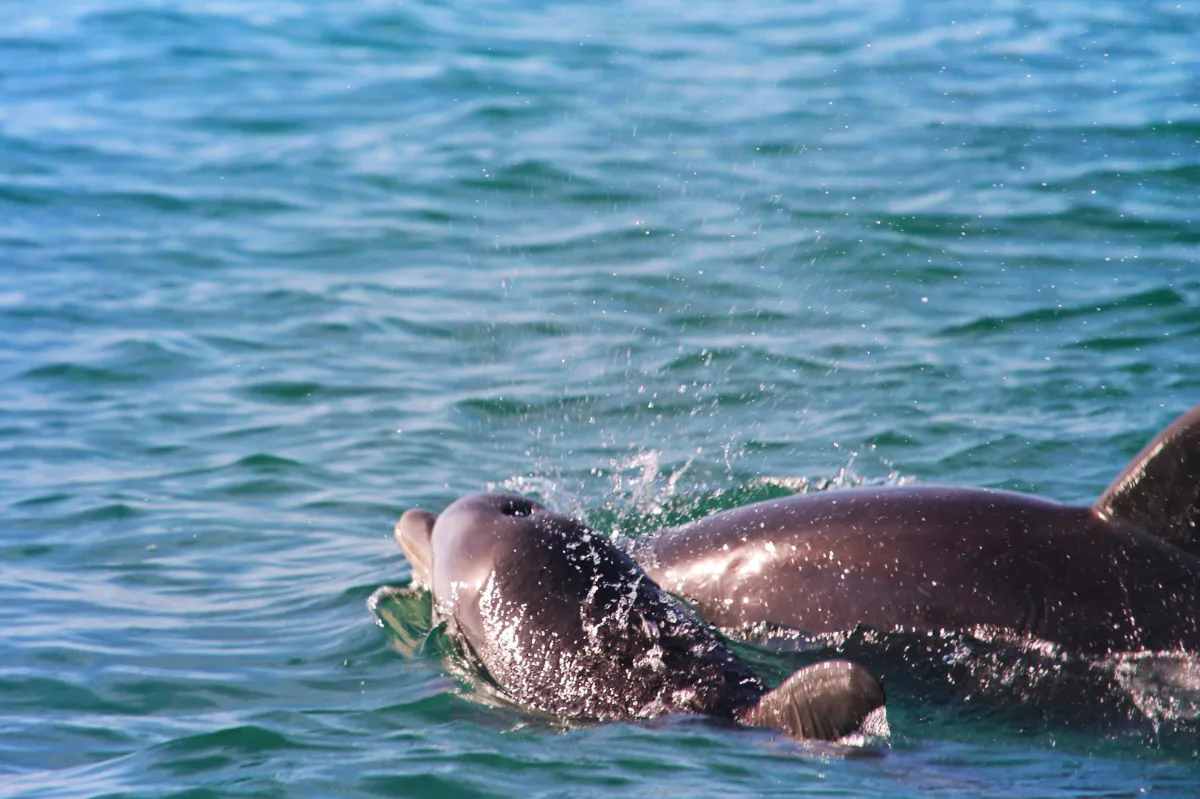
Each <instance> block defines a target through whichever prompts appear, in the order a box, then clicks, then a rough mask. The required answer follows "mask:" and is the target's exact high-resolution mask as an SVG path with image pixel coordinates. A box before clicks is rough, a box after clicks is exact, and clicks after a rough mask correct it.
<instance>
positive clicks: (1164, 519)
mask: <svg viewBox="0 0 1200 799" xmlns="http://www.w3.org/2000/svg"><path fill="white" fill-rule="evenodd" d="M1092 507H1093V509H1094V510H1095V511H1096V512H1097V513H1100V514H1102V515H1104V516H1107V517H1109V518H1111V519H1114V520H1121V521H1126V522H1129V523H1131V524H1133V525H1136V526H1138V527H1140V528H1142V529H1143V530H1145V531H1146V532H1148V533H1150V534H1151V535H1153V536H1156V537H1157V538H1159V539H1161V540H1163V541H1166V542H1168V543H1170V544H1174V545H1175V546H1177V547H1179V548H1180V549H1183V550H1184V551H1186V552H1189V553H1191V554H1192V555H1196V556H1197V557H1200V532H1198V531H1197V529H1196V523H1197V522H1198V521H1200V405H1197V406H1196V407H1195V408H1192V409H1191V410H1190V411H1188V412H1187V413H1185V414H1184V415H1183V416H1180V417H1179V418H1178V419H1176V420H1175V422H1174V423H1172V424H1171V426H1170V427H1168V428H1167V429H1166V430H1163V431H1162V432H1161V433H1159V434H1158V436H1157V437H1155V439H1154V440H1153V441H1151V442H1150V443H1149V444H1147V445H1146V446H1145V448H1144V449H1143V450H1142V451H1141V452H1139V453H1138V455H1137V457H1136V458H1134V459H1133V460H1132V461H1131V462H1130V464H1129V465H1128V466H1126V467H1125V471H1123V472H1121V474H1120V476H1118V477H1117V479H1116V480H1114V481H1113V482H1112V485H1110V486H1109V487H1108V490H1106V491H1105V492H1104V494H1103V495H1102V496H1101V497H1100V499H1098V500H1096V503H1095V504H1094V505H1093V506H1092Z"/></svg>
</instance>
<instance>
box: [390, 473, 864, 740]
mask: <svg viewBox="0 0 1200 799" xmlns="http://www.w3.org/2000/svg"><path fill="white" fill-rule="evenodd" d="M395 535H396V540H397V542H398V543H399V544H400V547H401V548H402V549H403V550H404V553H405V555H406V556H407V558H408V560H409V562H410V563H411V565H412V570H413V581H414V584H419V585H423V586H425V587H427V588H429V589H430V590H431V591H432V593H433V603H434V613H435V615H436V616H437V617H439V618H440V619H444V620H445V622H446V625H447V634H448V636H449V638H450V640H451V641H452V642H453V644H454V645H455V647H456V648H457V649H458V650H459V653H460V654H461V656H462V657H463V658H464V659H465V660H467V661H468V662H469V663H471V664H472V665H473V666H474V667H475V668H476V669H478V670H479V672H480V673H481V674H482V675H484V676H486V677H487V678H488V679H490V680H491V681H493V682H494V683H495V684H496V685H497V686H498V687H499V688H500V689H501V690H502V691H504V692H505V693H507V694H508V695H509V696H510V697H511V698H512V699H513V700H515V701H516V702H517V703H519V704H521V705H524V706H526V707H529V708H532V709H534V710H536V711H539V712H542V713H547V714H550V715H553V716H555V717H558V718H560V719H567V720H589V721H615V720H632V719H644V718H652V717H655V716H661V715H664V714H669V713H700V714H708V715H712V716H718V717H722V718H726V719H731V720H735V721H738V722H742V723H745V724H750V725H756V726H764V727H774V728H777V729H781V730H783V731H785V732H787V733H788V734H790V735H792V736H794V737H796V738H821V739H828V740H836V739H838V738H841V737H844V736H846V735H848V734H850V733H853V732H856V731H860V729H861V728H862V725H863V723H864V721H865V720H867V719H868V717H870V716H878V714H877V713H873V712H874V711H876V710H877V709H878V708H882V707H883V705H884V693H883V688H882V686H881V685H880V684H879V682H878V680H876V679H875V677H874V676H872V675H871V674H870V672H868V671H867V670H866V669H864V668H862V667H861V666H858V665H855V664H853V663H849V662H847V661H841V660H836V661H828V662H824V663H818V664H816V665H814V666H809V667H807V668H804V669H801V670H800V671H798V672H796V673H795V674H793V675H792V676H791V677H789V678H788V679H787V680H786V681H785V682H784V683H783V684H782V685H780V686H779V687H778V688H777V689H775V690H773V691H769V690H767V688H766V686H765V685H764V684H763V683H762V681H760V680H759V679H758V678H757V677H756V676H755V675H754V674H753V673H752V672H751V671H750V669H749V667H748V666H747V665H746V664H745V663H743V662H742V661H741V660H740V659H739V658H738V657H737V655H735V654H734V653H733V652H732V651H731V650H730V649H729V648H728V646H726V644H725V643H724V642H723V641H722V640H721V639H720V638H718V637H717V636H716V635H715V634H714V633H713V632H712V631H711V630H709V628H708V627H707V626H705V624H704V623H703V622H701V621H700V620H698V619H697V618H696V617H695V616H693V615H692V613H691V612H690V611H689V610H687V609H686V608H685V607H683V606H682V605H681V604H680V603H679V602H678V601H677V600H675V599H674V598H673V597H671V596H670V595H669V594H667V593H666V592H665V591H663V590H662V589H661V588H660V587H659V586H658V585H657V584H655V582H654V581H653V580H651V579H650V578H649V577H647V576H646V574H645V572H643V571H642V569H641V567H639V566H638V565H637V563H636V562H635V561H634V560H633V559H632V558H630V557H629V555H627V554H626V553H625V552H623V551H621V550H620V549H619V548H617V547H616V546H615V545H613V543H612V542H611V541H610V540H609V539H608V537H607V536H604V535H601V534H599V533H597V532H595V531H593V530H590V529H589V528H588V527H586V526H585V525H583V524H581V523H579V522H577V521H575V520H572V519H569V518H567V517H565V516H562V515H561V514H558V513H554V512H553V511H550V510H548V509H547V508H545V507H543V506H541V505H539V504H537V503H536V502H532V501H530V500H528V499H524V498H522V497H518V496H512V495H506V494H479V495H475V496H469V497H465V498H463V499H460V500H458V501H456V502H454V503H453V504H451V505H450V506H449V507H448V508H446V509H445V511H443V512H442V514H441V515H439V516H435V515H434V514H432V513H429V512H427V511H421V510H410V511H408V512H406V513H405V514H404V515H403V516H402V517H401V518H400V521H399V522H398V523H397V524H396V530H395ZM880 712H882V711H880Z"/></svg>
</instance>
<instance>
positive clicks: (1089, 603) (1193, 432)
mask: <svg viewBox="0 0 1200 799" xmlns="http://www.w3.org/2000/svg"><path fill="white" fill-rule="evenodd" d="M1198 520H1200V406H1197V407H1196V408H1194V409H1192V410H1191V411H1190V412H1188V413H1187V414H1185V415H1183V416H1182V417H1180V418H1179V419H1178V420H1177V421H1176V422H1175V423H1174V424H1172V425H1171V426H1170V427H1168V428H1167V429H1166V430H1165V431H1163V432H1162V433H1161V434H1160V435H1159V436H1158V437H1157V438H1155V439H1154V440H1153V441H1152V442H1150V444H1149V445H1147V446H1146V448H1145V449H1143V450H1142V452H1141V453H1140V454H1139V455H1138V456H1137V457H1136V458H1134V460H1133V461H1132V462H1131V463H1130V464H1129V466H1128V467H1127V468H1126V469H1125V471H1124V472H1122V474H1121V475H1120V476H1119V477H1118V478H1117V479H1116V480H1115V481H1114V482H1113V483H1112V485H1111V486H1110V487H1109V488H1108V490H1107V491H1105V492H1104V494H1103V496H1101V497H1100V499H1098V500H1097V501H1096V503H1095V504H1094V505H1092V506H1090V507H1078V506H1072V505H1063V504H1059V503H1057V502H1053V501H1050V500H1046V499H1040V498H1038V497H1034V496H1030V495H1027V494H1019V493H1013V492H1006V491H991V490H985V489H974V488H953V487H937V486H928V487H898V488H878V489H876V488H869V489H855V490H847V491H829V492H824V493H819V494H807V495H801V496H793V497H786V498H783V499H776V500H770V501H766V502H759V503H756V504H753V505H747V506H745V507H741V508H735V509H733V510H729V511H724V512H720V513H716V514H713V515H712V516H709V517H707V518H703V519H699V520H697V521H694V522H691V523H689V524H684V525H682V526H679V527H672V528H667V529H664V530H661V531H659V532H657V533H652V534H649V535H647V536H644V537H642V538H640V539H638V540H637V541H636V542H635V543H634V546H633V555H634V557H635V558H636V559H637V560H638V562H639V563H641V565H642V567H643V568H645V570H646V572H647V573H648V574H649V575H650V576H651V577H653V578H654V579H655V580H656V581H658V583H659V584H660V585H662V586H663V587H664V588H666V589H667V590H668V591H671V592H672V593H674V594H676V595H677V596H681V597H684V598H685V599H687V600H688V601H689V602H692V603H694V604H695V607H696V609H697V610H698V612H699V613H700V614H701V616H703V617H704V618H705V619H706V620H708V621H709V622H710V623H712V624H715V625H717V626H718V627H721V628H726V629H731V630H734V629H738V628H742V629H745V628H748V627H751V626H753V625H757V624H760V623H769V624H774V625H782V626H786V627H790V628H795V629H798V630H801V631H804V632H806V633H827V632H840V631H846V630H851V629H853V628H854V627H855V626H856V625H858V624H863V625H866V626H868V627H873V628H876V629H880V630H884V631H890V630H897V629H904V630H939V629H957V630H968V631H969V630H972V629H977V628H979V627H980V626H984V627H991V628H997V629H998V630H1001V631H1007V632H1011V633H1015V634H1017V635H1030V636H1033V637H1035V638H1039V639H1043V640H1048V641H1052V642H1055V643H1058V644H1061V645H1063V646H1065V647H1068V648H1070V649H1073V650H1076V651H1078V652H1080V653H1083V654H1091V655H1099V654H1107V653H1116V652H1131V651H1143V650H1152V651H1160V652H1161V651H1166V650H1173V649H1180V648H1182V649H1184V650H1187V651H1189V652H1192V653H1198V652H1200V621H1198V620H1200V536H1198V535H1197V530H1196V523H1197V521H1198Z"/></svg>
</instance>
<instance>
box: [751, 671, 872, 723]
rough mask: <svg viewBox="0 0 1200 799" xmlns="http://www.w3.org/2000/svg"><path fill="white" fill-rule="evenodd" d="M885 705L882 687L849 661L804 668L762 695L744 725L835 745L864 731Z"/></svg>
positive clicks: (867, 672)
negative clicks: (865, 722) (766, 728)
mask: <svg viewBox="0 0 1200 799" xmlns="http://www.w3.org/2000/svg"><path fill="white" fill-rule="evenodd" d="M884 701H885V696H884V693H883V686H882V685H880V683H879V680H877V679H875V675H873V674H871V672H869V671H867V670H866V669H865V668H863V667H862V666H859V665H858V664H856V663H851V662H850V661H848V660H827V661H825V662H823V663H817V664H816V665H813V666H807V667H805V668H803V669H800V670H799V671H797V672H796V673H795V674H793V675H792V676H791V677H788V678H787V679H786V680H784V681H783V684H782V685H780V686H779V687H778V688H776V689H775V690H774V691H768V692H767V693H765V694H763V696H762V699H760V700H759V702H758V704H757V705H755V706H754V707H752V708H750V709H749V710H748V711H746V712H745V713H743V715H742V717H741V719H740V720H741V721H742V722H743V723H745V724H753V725H756V726H759V727H774V728H775V729H779V730H783V731H784V732H786V733H787V734H789V735H791V736H792V737H793V738H821V739H824V740H827V741H836V740H837V739H839V738H843V737H845V736H847V735H850V734H851V733H855V732H860V731H862V727H863V722H864V721H865V720H866V719H867V717H868V716H870V715H871V714H872V712H873V711H875V710H877V709H879V708H881V707H883V704H884Z"/></svg>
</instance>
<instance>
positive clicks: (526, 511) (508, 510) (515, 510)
mask: <svg viewBox="0 0 1200 799" xmlns="http://www.w3.org/2000/svg"><path fill="white" fill-rule="evenodd" d="M498 510H499V511H500V512H501V513H503V514H504V515H505V516H531V515H533V503H532V502H530V501H529V500H527V499H525V498H523V497H505V498H504V500H503V501H501V503H500V507H499V508H498Z"/></svg>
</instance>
